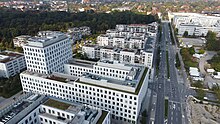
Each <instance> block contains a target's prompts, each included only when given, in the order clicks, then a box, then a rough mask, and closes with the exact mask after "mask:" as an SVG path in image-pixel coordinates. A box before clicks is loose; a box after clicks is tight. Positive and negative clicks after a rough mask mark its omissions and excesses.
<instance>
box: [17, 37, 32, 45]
mask: <svg viewBox="0 0 220 124" xmlns="http://www.w3.org/2000/svg"><path fill="white" fill-rule="evenodd" d="M30 37H31V36H29V35H21V36H17V37H15V38H14V39H13V43H14V46H15V47H23V46H24V44H26V43H27V40H28V39H29V38H30Z"/></svg>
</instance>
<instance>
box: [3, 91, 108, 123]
mask: <svg viewBox="0 0 220 124" xmlns="http://www.w3.org/2000/svg"><path fill="white" fill-rule="evenodd" d="M5 111H6V112H5ZM5 111H0V120H1V121H2V123H7V124H41V123H42V124H98V123H100V124H110V122H111V121H110V113H109V112H108V111H104V110H101V109H98V108H94V107H91V106H88V105H84V104H80V103H74V102H69V101H65V100H60V99H55V98H52V97H45V96H41V95H37V94H30V95H29V94H28V96H26V98H23V99H22V100H20V101H17V102H15V104H14V105H9V106H8V109H7V110H5ZM7 111H8V112H7ZM3 113H4V116H2V115H3Z"/></svg>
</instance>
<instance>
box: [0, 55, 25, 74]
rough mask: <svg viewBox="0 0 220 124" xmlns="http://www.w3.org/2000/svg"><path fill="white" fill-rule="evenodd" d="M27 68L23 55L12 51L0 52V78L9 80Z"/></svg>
mask: <svg viewBox="0 0 220 124" xmlns="http://www.w3.org/2000/svg"><path fill="white" fill-rule="evenodd" d="M25 68H26V63H25V58H24V55H23V54H22V53H17V52H12V51H3V52H0V77H4V78H9V77H10V76H14V75H16V74H17V73H19V72H20V71H21V70H23V69H25Z"/></svg>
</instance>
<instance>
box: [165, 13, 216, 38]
mask: <svg viewBox="0 0 220 124" xmlns="http://www.w3.org/2000/svg"><path fill="white" fill-rule="evenodd" d="M168 16H169V19H170V21H171V19H173V24H174V25H175V28H177V29H178V35H183V34H184V32H185V31H188V35H190V36H192V35H195V36H206V35H207V32H208V31H209V30H210V31H213V32H216V33H217V36H218V37H220V17H216V16H207V15H203V14H198V13H168Z"/></svg>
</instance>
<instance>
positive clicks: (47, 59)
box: [23, 31, 72, 74]
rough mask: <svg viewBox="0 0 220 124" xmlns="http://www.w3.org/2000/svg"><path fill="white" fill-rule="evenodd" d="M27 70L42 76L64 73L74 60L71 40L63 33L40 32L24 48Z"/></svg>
mask: <svg viewBox="0 0 220 124" xmlns="http://www.w3.org/2000/svg"><path fill="white" fill-rule="evenodd" d="M23 50H24V55H25V60H26V64H27V69H28V70H29V71H33V72H38V73H42V74H50V73H52V72H63V71H64V66H63V65H64V63H66V62H67V61H68V60H69V59H70V58H72V49H71V43H70V39H69V38H68V37H67V36H66V35H65V34H63V33H61V32H57V31H55V32H53V31H45V32H39V33H38V36H35V37H32V38H29V40H28V43H27V44H25V45H24V46H23Z"/></svg>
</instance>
